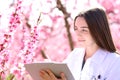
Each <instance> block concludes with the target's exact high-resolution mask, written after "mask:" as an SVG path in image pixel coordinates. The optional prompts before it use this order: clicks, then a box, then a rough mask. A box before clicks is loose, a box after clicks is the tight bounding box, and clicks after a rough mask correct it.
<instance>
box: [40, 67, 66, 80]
mask: <svg viewBox="0 0 120 80" xmlns="http://www.w3.org/2000/svg"><path fill="white" fill-rule="evenodd" d="M40 76H41V78H42V80H67V79H66V77H65V75H64V73H60V77H61V78H60V79H58V78H57V77H55V75H54V74H53V73H52V72H51V71H50V70H49V69H47V70H41V71H40Z"/></svg>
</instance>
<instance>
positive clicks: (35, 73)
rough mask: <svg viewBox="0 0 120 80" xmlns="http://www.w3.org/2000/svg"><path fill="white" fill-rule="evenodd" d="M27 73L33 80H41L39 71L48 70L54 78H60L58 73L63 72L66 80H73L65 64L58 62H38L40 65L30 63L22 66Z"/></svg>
mask: <svg viewBox="0 0 120 80" xmlns="http://www.w3.org/2000/svg"><path fill="white" fill-rule="evenodd" d="M24 66H25V68H26V70H27V72H28V73H29V74H30V75H31V77H32V78H33V80H41V78H40V75H39V74H40V70H41V69H50V70H51V71H52V72H53V73H54V74H55V76H56V77H60V76H59V75H60V73H61V72H64V74H65V76H66V78H67V80H75V79H74V77H73V75H72V73H71V71H70V69H69V67H68V66H67V64H66V63H59V62H40V63H30V64H25V65H24Z"/></svg>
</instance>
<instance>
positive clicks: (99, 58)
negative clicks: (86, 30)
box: [90, 49, 108, 64]
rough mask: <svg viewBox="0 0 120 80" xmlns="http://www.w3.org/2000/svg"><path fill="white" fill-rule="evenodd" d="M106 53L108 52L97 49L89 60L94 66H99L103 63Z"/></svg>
mask: <svg viewBox="0 0 120 80" xmlns="http://www.w3.org/2000/svg"><path fill="white" fill-rule="evenodd" d="M107 53H108V52H107V51H105V50H103V49H98V50H97V51H96V52H95V54H94V55H93V56H92V57H91V58H90V59H91V61H92V62H94V63H95V64H101V63H102V62H103V61H104V59H105V57H106V55H107Z"/></svg>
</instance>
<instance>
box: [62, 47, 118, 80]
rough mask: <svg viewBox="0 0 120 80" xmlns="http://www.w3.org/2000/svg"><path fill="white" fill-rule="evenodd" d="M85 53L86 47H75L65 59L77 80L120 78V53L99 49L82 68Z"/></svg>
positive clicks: (112, 79) (111, 79) (110, 79)
mask: <svg viewBox="0 0 120 80" xmlns="http://www.w3.org/2000/svg"><path fill="white" fill-rule="evenodd" d="M84 54H85V50H84V49H82V48H75V49H74V50H73V51H72V52H71V53H70V55H69V56H68V57H67V59H66V60H65V61H64V62H65V63H67V64H68V66H69V68H70V70H71V71H72V73H73V76H74V78H75V80H120V55H118V54H116V53H110V52H108V51H105V50H102V49H99V50H97V51H96V53H95V54H94V55H93V56H92V57H91V58H89V59H87V61H86V62H85V64H84V67H83V69H82V70H81V68H82V62H83V58H84ZM98 78H100V79H98Z"/></svg>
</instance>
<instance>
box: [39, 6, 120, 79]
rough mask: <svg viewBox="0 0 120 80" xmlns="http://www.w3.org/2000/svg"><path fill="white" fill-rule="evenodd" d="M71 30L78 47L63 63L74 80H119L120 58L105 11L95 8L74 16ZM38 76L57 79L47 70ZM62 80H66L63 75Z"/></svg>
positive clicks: (62, 74)
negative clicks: (73, 32) (75, 36)
mask: <svg viewBox="0 0 120 80" xmlns="http://www.w3.org/2000/svg"><path fill="white" fill-rule="evenodd" d="M74 30H75V32H76V34H77V36H78V37H77V39H78V44H79V45H80V47H81V48H75V49H74V50H73V51H72V52H71V53H70V55H69V56H68V58H67V59H66V60H65V61H64V62H66V63H67V64H68V66H69V68H70V70H71V71H72V73H73V75H74V77H75V80H120V76H119V74H120V56H119V55H118V54H117V53H116V48H115V46H114V43H113V40H112V37H111V33H110V29H109V24H108V20H107V17H106V14H105V12H104V10H102V9H99V8H94V9H90V10H88V11H86V12H82V13H80V14H79V15H78V16H76V17H75V20H74ZM43 74H44V75H43ZM40 76H41V77H42V78H43V80H57V78H56V77H55V76H54V74H53V73H52V72H51V71H50V70H46V71H40ZM61 80H67V79H66V78H65V74H64V73H61Z"/></svg>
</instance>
